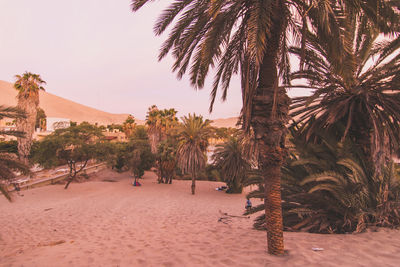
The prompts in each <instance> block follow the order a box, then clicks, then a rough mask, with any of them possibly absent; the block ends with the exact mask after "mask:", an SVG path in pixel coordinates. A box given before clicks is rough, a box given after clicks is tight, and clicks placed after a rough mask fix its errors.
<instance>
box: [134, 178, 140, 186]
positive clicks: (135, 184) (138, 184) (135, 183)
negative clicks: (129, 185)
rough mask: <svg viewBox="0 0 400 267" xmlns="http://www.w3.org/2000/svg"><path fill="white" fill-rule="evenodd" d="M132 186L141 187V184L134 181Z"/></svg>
mask: <svg viewBox="0 0 400 267" xmlns="http://www.w3.org/2000/svg"><path fill="white" fill-rule="evenodd" d="M133 186H141V184H140V183H139V182H138V181H136V179H135V181H134V182H133Z"/></svg>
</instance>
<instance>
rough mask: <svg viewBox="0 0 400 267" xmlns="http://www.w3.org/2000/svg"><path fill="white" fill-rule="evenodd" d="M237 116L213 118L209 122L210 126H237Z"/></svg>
mask: <svg viewBox="0 0 400 267" xmlns="http://www.w3.org/2000/svg"><path fill="white" fill-rule="evenodd" d="M238 119H239V118H238V117H231V118H224V119H215V120H212V121H213V122H212V123H211V125H212V126H214V127H217V128H222V127H226V128H229V127H231V128H237V126H236V123H237V121H238Z"/></svg>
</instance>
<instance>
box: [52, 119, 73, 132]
mask: <svg viewBox="0 0 400 267" xmlns="http://www.w3.org/2000/svg"><path fill="white" fill-rule="evenodd" d="M70 126H71V120H70V119H65V118H54V117H47V118H46V131H47V132H54V131H55V130H57V129H64V128H68V127H70Z"/></svg>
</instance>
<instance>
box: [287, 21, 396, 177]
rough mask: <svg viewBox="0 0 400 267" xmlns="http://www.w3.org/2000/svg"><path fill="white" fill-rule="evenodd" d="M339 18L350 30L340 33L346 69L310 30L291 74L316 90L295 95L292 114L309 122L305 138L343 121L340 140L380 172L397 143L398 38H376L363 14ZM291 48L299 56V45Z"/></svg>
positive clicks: (300, 120) (304, 122)
mask: <svg viewBox="0 0 400 267" xmlns="http://www.w3.org/2000/svg"><path fill="white" fill-rule="evenodd" d="M339 22H340V23H341V24H342V25H343V28H347V29H352V30H348V31H346V34H344V36H343V38H344V39H345V41H346V42H345V43H346V44H347V45H348V46H349V47H348V49H347V50H348V51H350V53H348V56H347V57H346V58H344V59H343V63H344V64H345V65H346V66H347V68H348V71H347V72H345V73H343V72H340V71H338V70H337V68H336V67H335V66H334V64H332V62H333V61H334V59H333V58H332V55H331V54H329V53H328V52H327V49H326V45H325V44H324V43H321V42H320V40H319V38H318V36H317V35H315V34H313V33H311V32H308V35H309V38H307V45H306V47H307V49H306V50H305V52H304V55H305V57H304V58H305V67H304V69H303V70H300V71H298V72H295V73H293V76H292V78H293V79H304V80H305V81H307V82H308V84H307V85H304V86H305V87H309V88H312V89H313V90H314V93H313V95H312V96H310V97H299V98H296V99H294V105H293V106H292V108H293V109H294V110H296V111H295V112H294V113H293V115H294V116H297V118H298V120H297V122H301V123H302V124H305V125H307V127H305V129H307V136H308V138H309V139H311V138H313V136H315V133H316V132H319V131H321V130H326V131H331V130H332V129H333V128H335V127H334V126H336V125H337V124H341V125H343V126H344V127H342V128H343V130H342V131H341V133H339V134H340V138H341V139H342V140H344V139H345V138H346V137H347V136H348V137H349V138H350V139H351V140H352V141H353V142H354V143H355V144H357V145H358V148H359V149H360V150H361V151H363V153H364V157H366V158H367V159H368V163H369V164H368V165H369V166H370V167H371V171H372V172H374V169H375V170H376V171H379V170H380V169H381V166H382V163H383V161H384V160H387V159H390V158H391V156H392V155H393V153H395V152H397V151H398V149H399V145H400V143H399V136H400V124H399V121H400V56H399V54H398V52H397V51H398V50H399V49H400V39H399V38H397V39H392V41H389V40H385V41H377V38H378V36H379V32H378V31H377V29H375V28H374V27H373V25H371V23H370V22H368V21H367V20H366V19H365V17H356V18H351V17H344V18H342V19H341V20H340V21H339ZM292 51H293V52H294V53H295V54H296V55H298V56H299V57H300V54H301V53H302V52H301V51H300V48H293V49H292ZM300 86H303V85H300Z"/></svg>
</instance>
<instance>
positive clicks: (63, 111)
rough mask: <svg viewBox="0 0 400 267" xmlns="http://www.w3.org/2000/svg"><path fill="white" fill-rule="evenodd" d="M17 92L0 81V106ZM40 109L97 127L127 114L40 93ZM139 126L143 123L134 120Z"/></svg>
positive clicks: (227, 122) (225, 122)
mask: <svg viewBox="0 0 400 267" xmlns="http://www.w3.org/2000/svg"><path fill="white" fill-rule="evenodd" d="M16 95H17V91H16V90H15V89H14V87H13V85H12V83H9V82H5V81H0V99H1V101H0V105H8V106H15V105H16V104H17V100H16V98H15V97H16ZM40 107H41V108H43V109H44V111H45V112H46V115H47V116H48V117H56V118H67V119H70V120H71V121H76V122H78V123H80V122H82V121H88V122H90V123H96V122H97V123H98V124H99V125H108V124H112V123H115V124H121V123H123V122H124V121H125V120H126V118H127V117H128V114H113V113H108V112H104V111H101V110H98V109H95V108H91V107H88V106H85V105H82V104H79V103H76V102H73V101H71V100H68V99H65V98H62V97H59V96H56V95H53V94H51V93H48V92H43V91H41V92H40ZM136 122H137V123H138V124H139V125H143V124H144V121H143V120H139V119H136ZM236 122H237V118H236V117H233V118H226V119H215V120H213V123H212V125H213V126H215V127H236Z"/></svg>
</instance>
